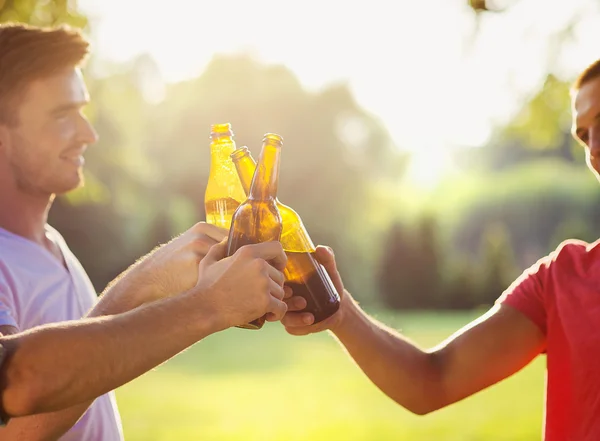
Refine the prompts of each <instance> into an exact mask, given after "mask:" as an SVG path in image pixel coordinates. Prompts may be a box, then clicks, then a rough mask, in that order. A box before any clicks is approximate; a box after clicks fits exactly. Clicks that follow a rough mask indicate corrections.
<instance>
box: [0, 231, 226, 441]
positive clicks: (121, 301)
mask: <svg viewBox="0 0 600 441" xmlns="http://www.w3.org/2000/svg"><path fill="white" fill-rule="evenodd" d="M226 235H227V231H226V230H223V229H222V228H218V227H215V226H213V225H209V224H206V223H204V222H201V223H198V224H196V225H194V226H193V227H192V228H190V229H189V230H188V231H186V232H185V233H183V234H182V235H180V236H179V237H177V238H176V239H173V240H172V241H171V242H169V243H168V244H166V245H163V246H162V247H160V248H157V249H156V250H155V251H154V252H153V253H150V254H149V255H148V256H146V257H145V258H143V259H140V260H139V261H138V262H136V264H134V265H132V267H130V268H129V269H128V270H127V271H125V272H124V273H123V274H122V275H121V276H119V278H118V279H117V280H116V281H115V282H113V283H111V284H110V285H109V286H108V287H107V289H106V290H105V291H104V293H103V295H102V297H101V299H100V301H99V302H98V303H97V304H96V305H95V307H94V308H93V309H92V310H91V311H90V312H89V313H88V317H100V316H104V315H112V314H119V313H122V312H126V311H129V310H131V309H133V308H135V307H138V306H140V305H142V304H144V303H148V302H150V301H153V300H156V299H159V298H161V297H166V296H167V295H169V294H171V293H176V292H182V291H187V290H188V289H191V288H192V287H193V286H194V284H195V282H196V281H197V280H198V265H199V263H200V261H201V260H202V258H203V257H204V256H205V255H206V253H208V251H209V249H210V247H211V246H212V245H215V244H216V243H218V242H219V241H221V240H223V238H224V237H226ZM169 272H170V273H172V274H174V275H176V277H175V279H174V280H175V281H176V283H175V284H173V283H171V286H169V287H166V286H164V285H165V284H164V282H162V280H164V279H165V278H167V275H166V273H169ZM149 274H151V275H152V278H149V277H148V275H149ZM167 280H168V279H167ZM134 286H136V287H137V289H133V287H134ZM109 293H110V294H109ZM17 332H18V330H17V329H16V328H14V327H12V326H5V327H0V333H2V334H4V335H13V334H16V333H17ZM92 402H93V400H89V401H86V402H84V403H81V404H78V405H76V406H73V407H70V408H68V409H65V410H61V411H57V412H51V413H43V414H39V415H33V416H27V417H22V418H13V419H11V420H10V422H9V423H8V425H7V426H6V427H4V428H0V439H18V440H22V441H51V440H56V439H58V438H59V437H60V436H62V435H64V434H65V433H66V432H67V431H68V430H69V429H70V428H71V427H73V425H74V424H75V423H76V422H77V421H78V420H79V418H80V417H81V416H82V415H83V414H84V413H85V411H86V410H87V409H88V407H89V406H90V405H91V404H92Z"/></svg>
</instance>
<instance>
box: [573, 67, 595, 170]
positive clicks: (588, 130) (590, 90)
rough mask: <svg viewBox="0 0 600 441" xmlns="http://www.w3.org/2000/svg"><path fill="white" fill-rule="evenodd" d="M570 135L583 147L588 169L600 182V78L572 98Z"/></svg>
mask: <svg viewBox="0 0 600 441" xmlns="http://www.w3.org/2000/svg"><path fill="white" fill-rule="evenodd" d="M572 133H573V136H574V137H575V139H577V140H578V141H579V142H580V143H581V144H582V145H583V146H584V147H585V155H586V160H587V164H588V167H589V168H590V170H591V171H592V172H593V173H594V175H595V176H596V178H597V179H598V180H600V77H598V78H594V79H592V80H590V81H588V82H587V83H584V84H583V86H582V87H581V88H580V89H579V90H578V91H577V92H576V93H575V95H574V96H573V127H572Z"/></svg>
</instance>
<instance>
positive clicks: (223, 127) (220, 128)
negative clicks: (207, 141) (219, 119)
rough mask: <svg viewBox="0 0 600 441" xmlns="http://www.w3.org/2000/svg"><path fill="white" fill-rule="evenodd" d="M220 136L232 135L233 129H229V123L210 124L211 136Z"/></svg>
mask: <svg viewBox="0 0 600 441" xmlns="http://www.w3.org/2000/svg"><path fill="white" fill-rule="evenodd" d="M222 136H233V130H231V123H223V124H213V125H211V126H210V137H211V138H213V139H214V138H220V137H222Z"/></svg>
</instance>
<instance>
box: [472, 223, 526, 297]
mask: <svg viewBox="0 0 600 441" xmlns="http://www.w3.org/2000/svg"><path fill="white" fill-rule="evenodd" d="M516 273H517V271H516V269H515V265H514V260H513V256H512V249H511V246H510V237H509V234H508V231H507V229H506V227H505V226H504V225H503V224H500V223H494V224H490V225H488V227H487V228H486V230H485V232H484V235H483V237H482V243H481V279H480V280H481V285H480V292H479V294H480V296H481V297H480V298H479V299H478V301H479V302H480V303H481V304H485V305H492V304H493V303H494V302H495V301H496V299H497V298H498V297H499V296H500V294H502V292H503V291H504V290H505V289H506V288H508V286H509V285H510V284H511V283H512V281H513V280H514V278H515V276H516Z"/></svg>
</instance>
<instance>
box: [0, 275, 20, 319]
mask: <svg viewBox="0 0 600 441" xmlns="http://www.w3.org/2000/svg"><path fill="white" fill-rule="evenodd" d="M0 326H13V327H15V328H17V329H18V328H19V327H18V326H17V319H16V315H15V302H14V296H13V292H12V290H11V289H10V287H9V284H8V283H7V280H6V278H5V277H4V275H3V274H2V271H0Z"/></svg>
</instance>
